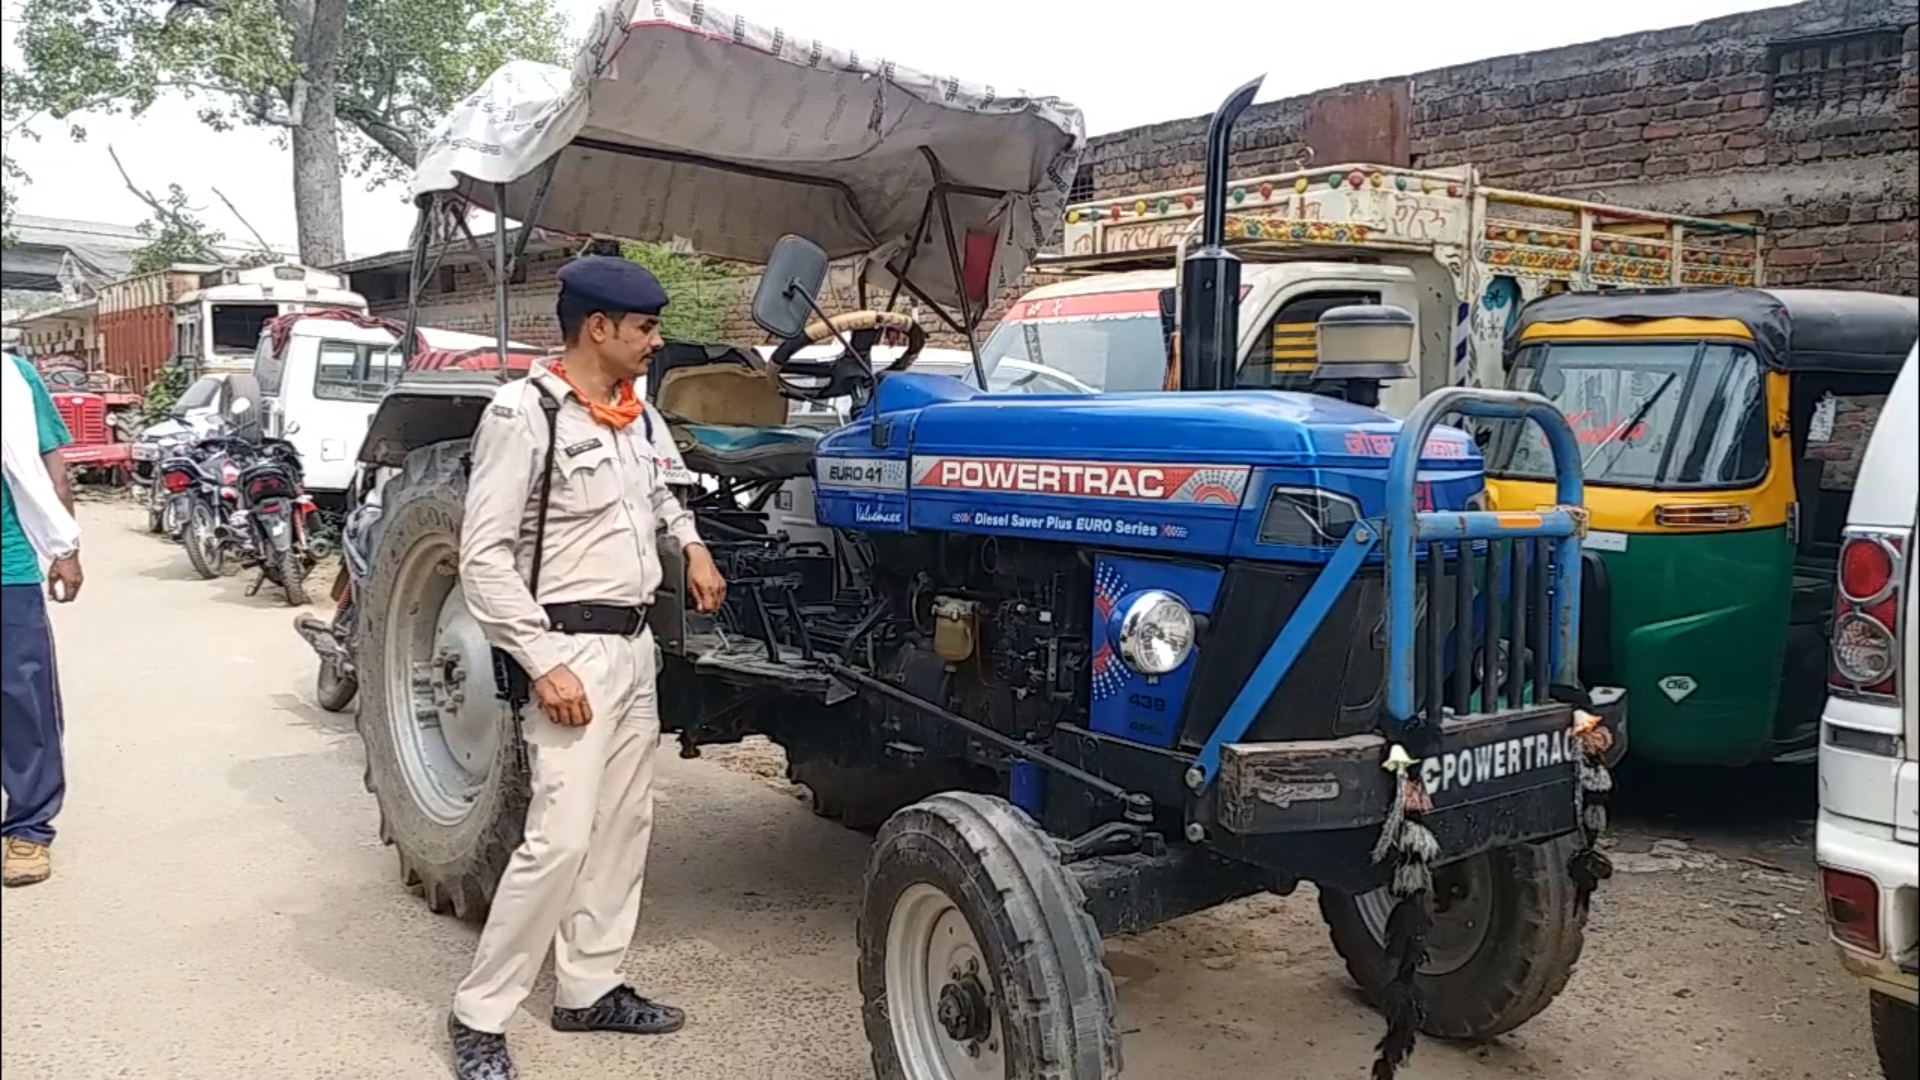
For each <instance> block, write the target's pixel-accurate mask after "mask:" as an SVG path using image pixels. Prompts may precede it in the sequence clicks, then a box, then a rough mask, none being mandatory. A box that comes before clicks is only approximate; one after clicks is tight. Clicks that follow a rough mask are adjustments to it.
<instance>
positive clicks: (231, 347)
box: [210, 304, 280, 353]
mask: <svg viewBox="0 0 1920 1080" xmlns="http://www.w3.org/2000/svg"><path fill="white" fill-rule="evenodd" d="M279 313H280V309H279V308H278V307H276V306H274V305H273V304H215V305H213V318H212V320H211V321H212V323H213V327H212V334H211V335H210V336H211V337H212V338H213V348H214V351H215V352H222V353H232V352H245V353H251V352H253V350H254V348H255V347H256V346H257V345H259V343H260V328H261V327H263V326H265V325H266V324H267V320H268V319H271V318H273V317H274V316H275V315H278V314H279Z"/></svg>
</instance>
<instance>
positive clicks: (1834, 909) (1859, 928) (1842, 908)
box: [1820, 867, 1881, 956]
mask: <svg viewBox="0 0 1920 1080" xmlns="http://www.w3.org/2000/svg"><path fill="white" fill-rule="evenodd" d="M1820 886H1821V891H1822V892H1823V893H1824V894H1825V895H1826V902H1827V929H1828V930H1829V931H1831V932H1832V934H1833V936H1834V939H1835V940H1836V941H1838V942H1840V944H1842V945H1845V946H1848V947H1849V948H1854V949H1858V950H1860V951H1861V952H1864V953H1870V954H1872V955H1874V956H1879V955H1880V951H1881V950H1880V886H1878V885H1875V884H1874V883H1873V879H1872V878H1870V877H1866V876H1864V875H1861V874H1854V873H1849V872H1848V871H1845V870H1834V869H1831V868H1826V867H1823V868H1821V870H1820Z"/></svg>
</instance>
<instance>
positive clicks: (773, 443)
mask: <svg viewBox="0 0 1920 1080" xmlns="http://www.w3.org/2000/svg"><path fill="white" fill-rule="evenodd" d="M668 427H669V428H670V429H671V430H672V432H673V444H674V446H675V447H677V448H678V449H679V451H680V456H681V458H682V459H683V460H685V461H686V463H687V468H689V469H691V470H693V471H694V472H696V473H704V474H706V475H708V476H718V477H722V478H724V479H730V480H791V479H794V478H796V477H801V476H806V475H807V471H808V469H809V468H810V467H811V466H812V464H813V448H814V444H815V443H817V442H819V441H820V436H821V435H823V434H824V432H821V431H814V430H809V429H806V428H792V427H747V426H743V425H735V424H693V423H685V422H679V423H670V424H669V425H668Z"/></svg>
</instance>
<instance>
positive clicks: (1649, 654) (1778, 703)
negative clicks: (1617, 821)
mask: <svg viewBox="0 0 1920 1080" xmlns="http://www.w3.org/2000/svg"><path fill="white" fill-rule="evenodd" d="M1917 333H1920V302H1916V301H1915V300H1914V299H1913V298H1911V297H1894V296H1887V295H1883V294H1878V293H1865V292H1850V291H1840V290H1801V289H1772V290H1767V289H1661V290H1648V291H1636V292H1631V293H1626V292H1613V293H1564V294H1561V295H1558V296H1551V297H1546V298H1543V299H1541V300H1538V301H1536V302H1534V303H1533V304H1531V305H1529V306H1528V307H1527V308H1526V309H1525V310H1524V311H1523V312H1522V313H1521V315H1520V318H1519V320H1518V321H1517V323H1516V324H1515V326H1514V328H1513V331H1512V333H1511V334H1510V336H1509V338H1508V343H1507V364H1508V368H1509V371H1510V372H1511V375H1510V385H1511V386H1512V387H1513V388H1514V389H1524V390H1532V391H1534V392H1536V393H1541V394H1544V395H1545V396H1546V397H1548V398H1549V399H1551V400H1553V401H1554V402H1555V403H1556V404H1558V405H1559V406H1560V407H1561V410H1562V411H1563V412H1564V413H1566V415H1567V417H1568V419H1569V421H1570V422H1571V423H1572V426H1573V428H1574V431H1575V434H1576V435H1577V436H1578V438H1579V439H1580V441H1581V444H1582V454H1583V458H1584V462H1583V464H1584V466H1585V473H1586V481H1587V488H1586V497H1587V510H1588V515H1589V521H1588V529H1589V531H1588V534H1587V537H1586V539H1585V541H1584V544H1583V556H1584V558H1585V561H1586V571H1585V585H1584V586H1583V595H1582V604H1581V611H1582V616H1581V618H1582V624H1583V625H1582V632H1581V638H1582V669H1583V670H1582V680H1583V681H1584V682H1586V683H1587V684H1588V685H1616V686H1624V687H1626V688H1627V690H1628V692H1629V693H1630V694H1632V695H1633V700H1634V716H1633V739H1632V751H1633V753H1634V754H1636V755H1638V756H1640V757H1643V758H1646V759H1649V760H1654V761H1661V762H1666V763H1671V764H1694V765H1745V764H1749V763H1753V762H1756V761H1764V760H1769V759H1781V758H1786V759H1791V758H1792V757H1794V756H1796V755H1805V754H1806V753H1808V752H1810V751H1811V749H1812V747H1813V746H1814V741H1815V737H1816V735H1817V732H1818V723H1819V716H1820V706H1821V701H1822V699H1823V698H1824V695H1825V693H1826V667H1827V650H1828V636H1829V633H1830V622H1831V612H1832V600H1833V581H1834V570H1835V566H1834V562H1835V559H1836V558H1837V555H1838V551H1839V541H1840V530H1841V527H1842V525H1843V523H1844V521H1845V516H1846V508H1847V500H1848V496H1849V495H1850V494H1851V491H1852V476H1851V469H1852V468H1854V467H1857V464H1858V458H1859V454H1860V453H1861V452H1862V451H1863V450H1864V448H1865V444H1866V439H1867V435H1868V434H1869V432H1870V430H1871V427H1872V420H1873V418H1874V417H1875V416H1877V415H1878V410H1879V404H1880V402H1882V401H1884V399H1885V396H1886V394H1887V392H1888V390H1889V389H1890V388H1891V387H1892V384H1893V380H1894V378H1895V376H1896V375H1897V374H1898V373H1899V370H1900V365H1901V363H1902V362H1903V361H1904V360H1905V359H1906V355H1907V352H1908V351H1909V350H1910V349H1912V348H1913V345H1914V340H1915V336H1916V334H1917ZM1545 455H1546V448H1545V447H1544V445H1540V444H1539V442H1538V439H1537V437H1534V436H1531V435H1529V434H1528V433H1526V432H1523V431H1520V430H1517V428H1512V427H1510V428H1506V429H1501V430H1498V431H1496V432H1494V433H1493V439H1492V443H1491V445H1490V446H1489V448H1488V454H1487V465H1488V467H1487V474H1488V485H1487V486H1488V495H1489V498H1490V500H1491V502H1492V504H1493V506H1494V507H1495V508H1496V509H1503V510H1522V509H1530V508H1532V507H1534V506H1542V505H1549V504H1551V502H1552V486H1551V483H1550V481H1549V480H1548V479H1547V477H1550V476H1551V470H1550V467H1548V466H1547V459H1546V456H1545ZM1543 470H1544V471H1543Z"/></svg>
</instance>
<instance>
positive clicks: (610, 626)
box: [545, 604, 647, 637]
mask: <svg viewBox="0 0 1920 1080" xmlns="http://www.w3.org/2000/svg"><path fill="white" fill-rule="evenodd" d="M545 607H546V610H547V624H548V625H549V626H551V627H552V628H553V629H554V631H555V632H556V633H561V634H615V635H618V636H620V637H633V636H634V635H636V634H638V633H639V632H640V631H641V630H643V629H645V628H646V625H647V609H646V608H643V607H618V606H615V605H613V604H547V605H545Z"/></svg>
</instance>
